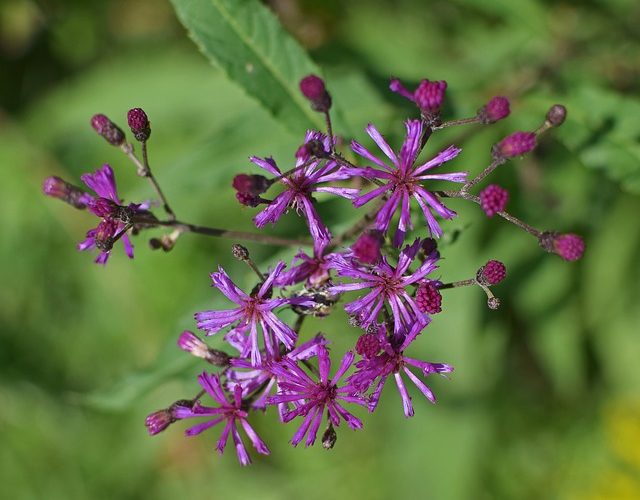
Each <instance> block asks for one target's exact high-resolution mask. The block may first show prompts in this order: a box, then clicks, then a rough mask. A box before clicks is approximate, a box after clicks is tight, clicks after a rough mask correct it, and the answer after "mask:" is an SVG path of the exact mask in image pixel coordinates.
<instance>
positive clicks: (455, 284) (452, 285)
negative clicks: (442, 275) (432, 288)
mask: <svg viewBox="0 0 640 500" xmlns="http://www.w3.org/2000/svg"><path fill="white" fill-rule="evenodd" d="M477 284H478V282H477V281H476V280H475V278H473V279H470V280H462V281H453V282H451V283H445V284H443V285H440V286H439V287H438V290H446V289H447V288H459V287H461V286H470V285H477Z"/></svg>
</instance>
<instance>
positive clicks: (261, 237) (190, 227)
mask: <svg viewBox="0 0 640 500" xmlns="http://www.w3.org/2000/svg"><path fill="white" fill-rule="evenodd" d="M134 223H140V224H148V225H149V226H150V227H153V226H164V227H174V228H177V229H180V230H181V231H182V232H185V233H197V234H203V235H205V236H213V237H218V238H229V239H236V240H241V241H242V240H244V241H255V242H257V243H264V244H266V245H281V246H311V245H312V244H313V243H312V242H311V241H309V240H291V239H288V238H280V237H278V236H269V235H266V234H259V233H247V232H244V231H229V230H227V229H219V228H215V227H207V226H197V225H195V224H189V223H187V222H182V221H179V220H157V219H145V218H144V217H135V218H134Z"/></svg>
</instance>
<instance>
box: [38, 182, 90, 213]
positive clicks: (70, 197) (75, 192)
mask: <svg viewBox="0 0 640 500" xmlns="http://www.w3.org/2000/svg"><path fill="white" fill-rule="evenodd" d="M42 192H43V193H44V194H46V195H47V196H51V197H52V198H58V199H59V200H62V201H64V202H65V203H68V204H69V205H71V206H73V207H75V208H78V209H82V208H85V207H86V206H87V204H88V203H90V202H91V201H92V200H93V198H92V196H91V195H90V194H88V193H85V192H84V191H82V190H81V189H80V188H77V187H76V186H74V185H72V184H69V183H68V182H65V181H64V180H63V179H61V178H60V177H55V176H52V177H47V178H46V179H45V180H44V182H43V183H42Z"/></svg>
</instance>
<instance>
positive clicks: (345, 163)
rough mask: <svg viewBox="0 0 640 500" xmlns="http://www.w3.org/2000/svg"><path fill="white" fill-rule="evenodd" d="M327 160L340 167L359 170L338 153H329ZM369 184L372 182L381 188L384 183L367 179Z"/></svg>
mask: <svg viewBox="0 0 640 500" xmlns="http://www.w3.org/2000/svg"><path fill="white" fill-rule="evenodd" d="M329 158H331V159H332V160H333V161H335V162H336V163H339V164H340V165H342V166H343V167H349V168H361V167H359V166H357V165H354V164H353V163H351V162H350V161H349V160H347V159H346V158H345V157H344V156H342V155H341V154H340V153H335V152H334V153H331V154H330V155H329ZM367 180H368V181H370V182H373V183H374V184H377V185H378V186H382V185H383V184H384V183H383V182H381V181H379V180H378V179H375V178H374V179H367Z"/></svg>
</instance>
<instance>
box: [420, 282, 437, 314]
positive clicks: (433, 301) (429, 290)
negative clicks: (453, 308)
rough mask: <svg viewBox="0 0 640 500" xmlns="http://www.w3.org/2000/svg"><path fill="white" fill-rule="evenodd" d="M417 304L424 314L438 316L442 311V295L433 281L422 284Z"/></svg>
mask: <svg viewBox="0 0 640 500" xmlns="http://www.w3.org/2000/svg"><path fill="white" fill-rule="evenodd" d="M415 302H416V305H417V306H418V309H420V310H421V311H422V312H425V313H429V314H437V313H439V312H441V311H442V295H441V294H440V291H439V290H438V287H437V286H436V284H435V283H433V282H431V281H425V282H423V283H420V286H419V287H418V291H417V292H416V298H415Z"/></svg>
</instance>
